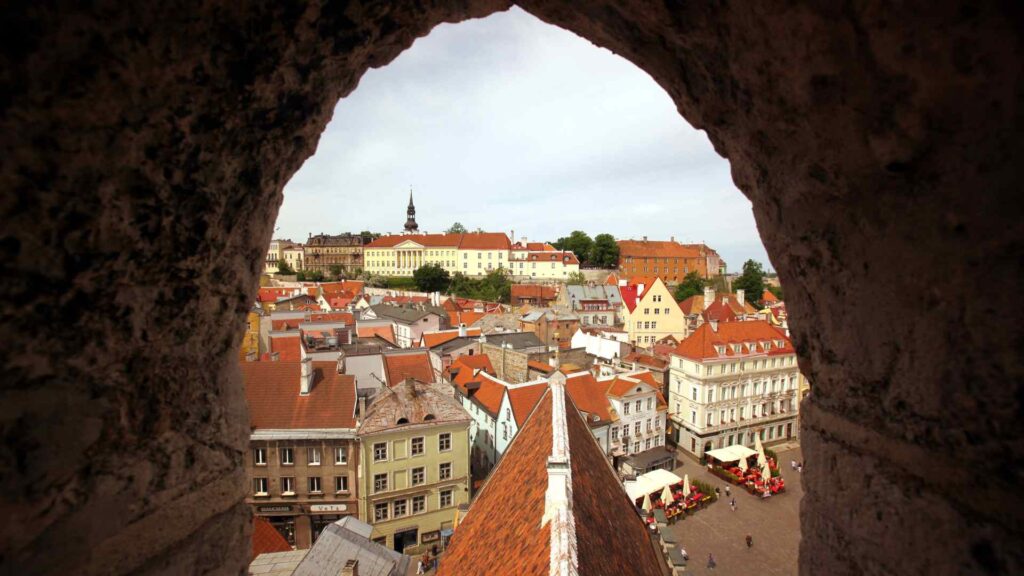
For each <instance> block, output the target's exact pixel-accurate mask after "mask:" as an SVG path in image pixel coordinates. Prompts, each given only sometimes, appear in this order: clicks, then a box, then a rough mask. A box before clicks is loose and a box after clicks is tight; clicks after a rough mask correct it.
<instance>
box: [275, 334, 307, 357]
mask: <svg viewBox="0 0 1024 576" xmlns="http://www.w3.org/2000/svg"><path fill="white" fill-rule="evenodd" d="M299 346H300V344H299V335H298V334H295V335H290V334H289V335H287V336H271V337H270V351H271V352H277V354H278V355H277V358H278V360H279V361H281V362H298V361H299V360H302V352H301V351H300V350H299Z"/></svg>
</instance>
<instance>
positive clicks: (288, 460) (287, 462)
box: [281, 448, 295, 466]
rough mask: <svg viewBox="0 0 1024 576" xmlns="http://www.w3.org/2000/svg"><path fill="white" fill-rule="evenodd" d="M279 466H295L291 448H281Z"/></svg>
mask: <svg viewBox="0 0 1024 576" xmlns="http://www.w3.org/2000/svg"><path fill="white" fill-rule="evenodd" d="M281 464H282V465H284V466H291V465H292V464H295V455H294V454H293V453H292V449H291V448H281Z"/></svg>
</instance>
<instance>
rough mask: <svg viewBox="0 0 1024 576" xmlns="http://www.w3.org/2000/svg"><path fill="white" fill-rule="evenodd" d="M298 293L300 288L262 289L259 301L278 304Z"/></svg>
mask: <svg viewBox="0 0 1024 576" xmlns="http://www.w3.org/2000/svg"><path fill="white" fill-rule="evenodd" d="M298 293H299V289H298V288H260V291H259V296H258V299H259V301H260V302H277V301H278V300H283V299H285V298H291V297H293V296H296V295H297V294H298Z"/></svg>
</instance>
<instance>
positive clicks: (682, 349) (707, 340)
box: [673, 320, 794, 360]
mask: <svg viewBox="0 0 1024 576" xmlns="http://www.w3.org/2000/svg"><path fill="white" fill-rule="evenodd" d="M776 340H781V341H782V343H783V346H782V347H781V348H778V347H776V346H775V344H774V341H776ZM766 341H771V342H772V345H771V348H770V349H768V350H765V349H764V348H763V347H762V346H761V343H762V342H766ZM748 343H755V344H757V347H756V349H755V352H748V349H747V346H746V344H748ZM732 344H743V345H744V346H743V349H742V351H741V352H739V353H736V352H734V351H733V349H732ZM716 345H719V346H720V345H725V352H724V353H723V354H721V355H719V353H718V351H717V350H715V346H716ZM793 353H794V350H793V344H792V343H791V342H790V341H789V338H788V337H787V336H786V333H785V332H783V331H782V330H779V329H778V328H775V327H774V326H772V325H771V324H769V323H767V322H765V321H764V320H751V321H747V322H726V323H724V324H719V325H718V330H717V331H716V330H714V329H713V328H712V327H711V324H710V323H708V324H701V326H700V327H699V328H697V329H696V330H694V331H693V334H690V336H689V337H687V338H686V339H684V340H683V341H682V342H680V343H679V346H677V347H676V349H675V351H674V352H673V354H675V355H676V356H683V357H684V358H690V359H694V360H704V359H714V358H729V357H740V356H748V355H755V356H756V355H769V356H772V355H781V354H793Z"/></svg>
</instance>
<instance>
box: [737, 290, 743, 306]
mask: <svg viewBox="0 0 1024 576" xmlns="http://www.w3.org/2000/svg"><path fill="white" fill-rule="evenodd" d="M743 298H744V295H743V288H740V289H739V290H737V291H736V300H737V301H738V302H739V303H740V306H743Z"/></svg>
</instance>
